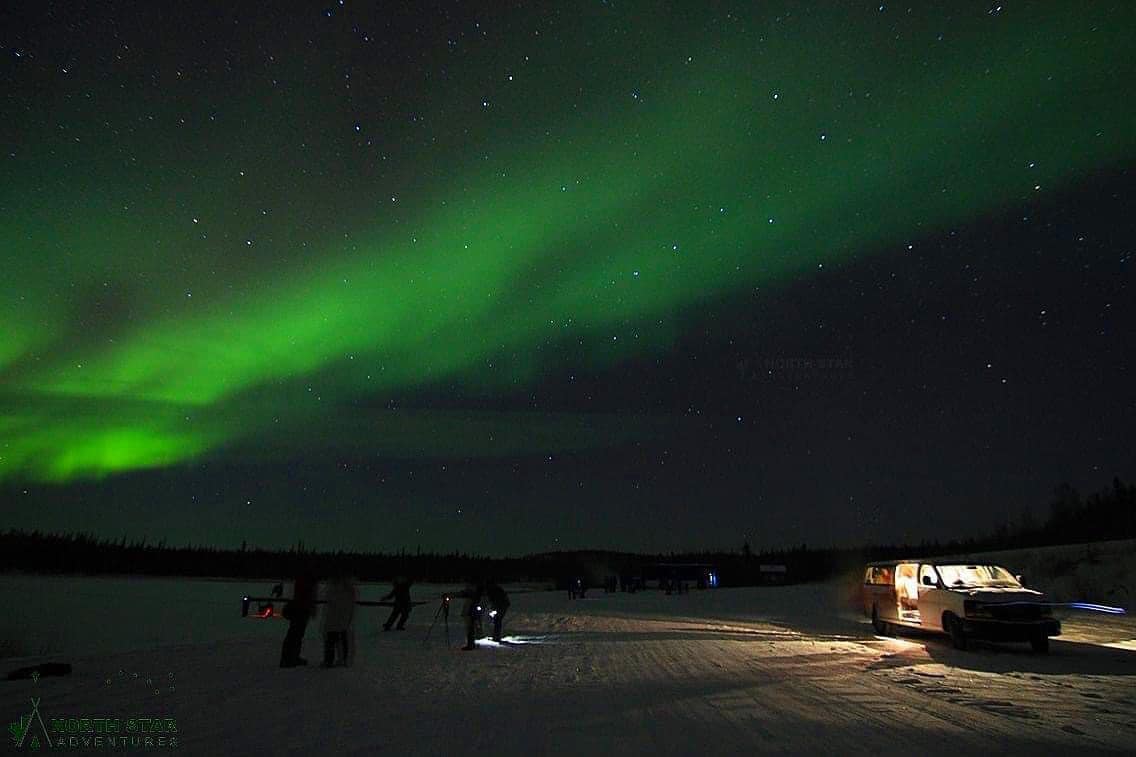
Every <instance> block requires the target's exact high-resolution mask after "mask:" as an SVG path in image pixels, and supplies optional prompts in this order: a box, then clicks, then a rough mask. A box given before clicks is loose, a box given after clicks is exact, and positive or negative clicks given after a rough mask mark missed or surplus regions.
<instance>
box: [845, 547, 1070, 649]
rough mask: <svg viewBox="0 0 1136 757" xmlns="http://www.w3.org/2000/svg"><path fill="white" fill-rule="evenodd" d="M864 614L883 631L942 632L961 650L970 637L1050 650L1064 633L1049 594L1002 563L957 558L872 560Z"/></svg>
mask: <svg viewBox="0 0 1136 757" xmlns="http://www.w3.org/2000/svg"><path fill="white" fill-rule="evenodd" d="M861 599H862V603H863V609H864V614H865V615H867V616H869V617H870V618H871V619H872V626H873V627H874V628H875V630H876V633H878V634H880V635H881V636H886V635H888V634H889V633H890V632H891V631H892V629H893V628H894V627H905V628H919V629H922V630H925V631H942V632H944V633H947V634H949V635H950V637H951V642H952V643H953V644H954V646H955V647H956V648H957V649H966V647H967V641H968V639H971V638H974V639H986V640H989V641H1028V642H1029V643H1030V646H1031V647H1033V651H1035V652H1038V653H1040V654H1044V653H1046V652H1048V651H1049V637H1050V636H1059V635H1060V634H1061V623H1060V622H1058V621H1057V620H1056V619H1054V618H1053V616H1052V610H1051V609H1050V607H1049V605H1048V603H1047V602H1046V601H1045V596H1044V595H1043V594H1042V593H1041V592H1039V591H1034V590H1033V589H1027V588H1025V587H1024V586H1022V584H1021V580H1020V577H1016V576H1014V575H1013V574H1012V573H1010V572H1009V571H1008V570H1006V569H1005V568H1003V567H1001V566H999V565H991V564H984V563H966V562H959V561H957V560H910V561H903V560H895V561H889V562H876V563H870V564H869V565H868V566H867V568H866V569H865V571H864V585H863V587H862V590H861Z"/></svg>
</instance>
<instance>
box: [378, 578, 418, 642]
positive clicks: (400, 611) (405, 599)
mask: <svg viewBox="0 0 1136 757" xmlns="http://www.w3.org/2000/svg"><path fill="white" fill-rule="evenodd" d="M391 598H393V599H394V607H392V608H391V614H390V617H389V618H387V622H386V623H383V630H384V631H389V630H391V626H395V621H396V620H397V621H398V625H397V626H395V628H397V629H398V630H400V631H402V630H405V628H406V620H407V618H409V617H410V608H411V607H412V605H411V603H410V581H408V580H406V579H405V578H398V579H395V582H394V585H393V586H392V587H391V590H390V591H389V592H387V594H386V595H385V596H384V597H383V598H382V599H380V600H379V601H380V602H385V601H386V600H388V599H391Z"/></svg>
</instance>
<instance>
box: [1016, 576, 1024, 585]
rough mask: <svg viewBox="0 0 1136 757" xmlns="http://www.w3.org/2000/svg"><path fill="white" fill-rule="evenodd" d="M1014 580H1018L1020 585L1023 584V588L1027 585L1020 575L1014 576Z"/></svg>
mask: <svg viewBox="0 0 1136 757" xmlns="http://www.w3.org/2000/svg"><path fill="white" fill-rule="evenodd" d="M1014 578H1015V579H1016V580H1017V582H1018V583H1020V584H1022V585H1023V586H1024V585H1025V583H1026V582H1025V581H1024V580H1023V579H1022V577H1021V575H1020V574H1019V575H1016V576H1014Z"/></svg>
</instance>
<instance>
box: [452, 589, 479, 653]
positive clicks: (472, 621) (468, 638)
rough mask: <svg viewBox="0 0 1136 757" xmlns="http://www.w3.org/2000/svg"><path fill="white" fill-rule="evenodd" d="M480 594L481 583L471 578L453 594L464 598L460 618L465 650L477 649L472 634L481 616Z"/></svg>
mask: <svg viewBox="0 0 1136 757" xmlns="http://www.w3.org/2000/svg"><path fill="white" fill-rule="evenodd" d="M481 595H482V589H481V585H480V584H479V583H477V582H476V581H474V580H472V579H471V580H470V581H469V582H468V583H467V584H466V586H465V588H464V589H462V590H461V591H459V592H458V593H457V594H455V595H454V596H455V597H463V598H464V599H465V604H463V605H462V618H463V619H464V620H465V646H464V647H462V649H464V650H465V651H467V652H469V651H471V650H474V649H477V645H475V644H474V635H475V633H476V631H477V624H478V621H479V620H480V618H481Z"/></svg>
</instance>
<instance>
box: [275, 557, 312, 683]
mask: <svg viewBox="0 0 1136 757" xmlns="http://www.w3.org/2000/svg"><path fill="white" fill-rule="evenodd" d="M317 586H318V582H317V581H316V579H315V577H314V576H312V575H311V574H310V573H306V572H305V573H301V574H300V575H298V576H296V581H295V583H294V584H293V586H292V598H291V599H290V600H288V601H287V602H286V603H285V604H284V610H283V612H282V614H283V616H284V619H285V620H287V621H288V633H286V634H285V635H284V646H283V648H282V649H281V650H280V667H282V668H294V667H296V666H297V665H307V664H308V661H307V660H305V659H304V658H303V657H300V649H301V647H302V645H303V643H304V632H305V631H307V630H308V621H309V620H311V618H312V617H314V616H315V614H316V588H317Z"/></svg>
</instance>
